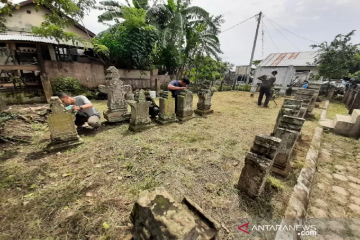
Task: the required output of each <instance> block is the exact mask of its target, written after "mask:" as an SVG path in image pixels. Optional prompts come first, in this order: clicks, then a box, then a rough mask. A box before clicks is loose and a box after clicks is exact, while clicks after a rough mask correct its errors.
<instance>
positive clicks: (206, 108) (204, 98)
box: [195, 89, 214, 116]
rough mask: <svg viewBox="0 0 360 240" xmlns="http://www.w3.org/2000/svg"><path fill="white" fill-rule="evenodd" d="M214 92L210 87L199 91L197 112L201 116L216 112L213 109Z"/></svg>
mask: <svg viewBox="0 0 360 240" xmlns="http://www.w3.org/2000/svg"><path fill="white" fill-rule="evenodd" d="M213 95H214V93H213V92H212V91H211V90H210V89H202V90H201V91H199V92H198V98H199V102H198V103H197V109H196V110H195V113H196V114H197V115H200V116H206V115H209V114H212V113H214V110H212V109H211V99H212V97H213Z"/></svg>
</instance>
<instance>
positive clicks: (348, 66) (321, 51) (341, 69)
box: [311, 30, 360, 79]
mask: <svg viewBox="0 0 360 240" xmlns="http://www.w3.org/2000/svg"><path fill="white" fill-rule="evenodd" d="M354 34H355V30H353V31H351V32H350V33H348V34H346V35H342V34H339V35H337V36H336V37H335V38H334V40H333V41H332V42H331V43H330V44H329V43H327V42H323V43H321V44H319V45H312V46H311V47H312V48H317V49H318V51H317V56H316V58H315V64H319V74H320V75H322V76H324V77H326V78H329V79H330V78H342V77H343V76H347V75H348V74H349V73H350V74H351V73H354V69H352V68H353V66H354V63H355V61H356V57H357V55H358V54H359V48H358V46H359V45H360V44H353V43H351V37H352V36H353V35H354Z"/></svg>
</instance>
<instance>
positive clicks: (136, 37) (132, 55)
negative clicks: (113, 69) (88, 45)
mask: <svg viewBox="0 0 360 240" xmlns="http://www.w3.org/2000/svg"><path fill="white" fill-rule="evenodd" d="M123 14H124V17H125V18H126V20H125V21H124V22H123V23H121V24H119V25H118V27H117V28H114V29H112V30H111V31H107V32H103V33H101V34H99V36H98V37H97V39H96V43H98V44H101V45H104V46H106V47H107V48H108V49H109V52H110V54H109V57H110V59H111V60H113V61H114V63H115V64H116V65H117V66H118V67H126V68H136V69H147V68H149V66H150V65H151V63H152V58H151V53H152V52H153V50H154V46H155V42H156V41H157V39H158V35H157V29H156V28H155V27H153V26H151V25H149V24H147V23H146V20H145V17H146V12H145V10H144V9H137V8H133V7H124V13H123Z"/></svg>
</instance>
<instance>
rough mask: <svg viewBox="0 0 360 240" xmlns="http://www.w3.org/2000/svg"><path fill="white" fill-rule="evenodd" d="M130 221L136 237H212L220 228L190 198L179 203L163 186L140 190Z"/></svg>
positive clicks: (146, 239) (144, 239) (170, 239)
mask: <svg viewBox="0 0 360 240" xmlns="http://www.w3.org/2000/svg"><path fill="white" fill-rule="evenodd" d="M130 220H131V222H132V224H133V227H132V229H131V234H132V237H133V239H134V240H160V239H161V240H166V239H168V240H175V239H176V240H190V239H191V240H193V239H194V240H196V239H197V240H213V239H216V237H217V234H218V231H219V228H220V225H219V223H217V222H216V221H215V220H213V219H212V218H211V217H210V216H207V214H206V213H204V211H203V210H202V209H201V208H200V207H199V206H198V205H197V204H195V203H194V202H193V201H191V200H190V199H189V198H186V197H185V198H184V200H183V201H182V202H181V203H178V202H176V201H175V200H174V199H173V198H172V197H171V196H170V195H169V194H168V193H167V192H166V191H165V189H164V188H156V189H155V190H154V191H151V192H150V191H148V190H145V191H142V192H140V194H139V198H138V200H137V201H136V202H135V204H134V207H133V210H132V212H131V215H130Z"/></svg>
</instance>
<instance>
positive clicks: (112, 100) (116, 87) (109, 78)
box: [99, 66, 131, 122]
mask: <svg viewBox="0 0 360 240" xmlns="http://www.w3.org/2000/svg"><path fill="white" fill-rule="evenodd" d="M99 90H100V92H103V93H106V94H107V97H108V103H107V106H108V110H107V111H106V112H104V117H105V119H106V120H107V121H108V122H122V121H126V120H129V119H130V114H129V113H128V105H127V102H126V95H131V86H130V85H124V84H123V81H121V80H120V75H119V72H118V70H117V69H116V68H115V67H114V66H111V67H109V68H108V69H107V70H106V86H104V85H100V86H99Z"/></svg>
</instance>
